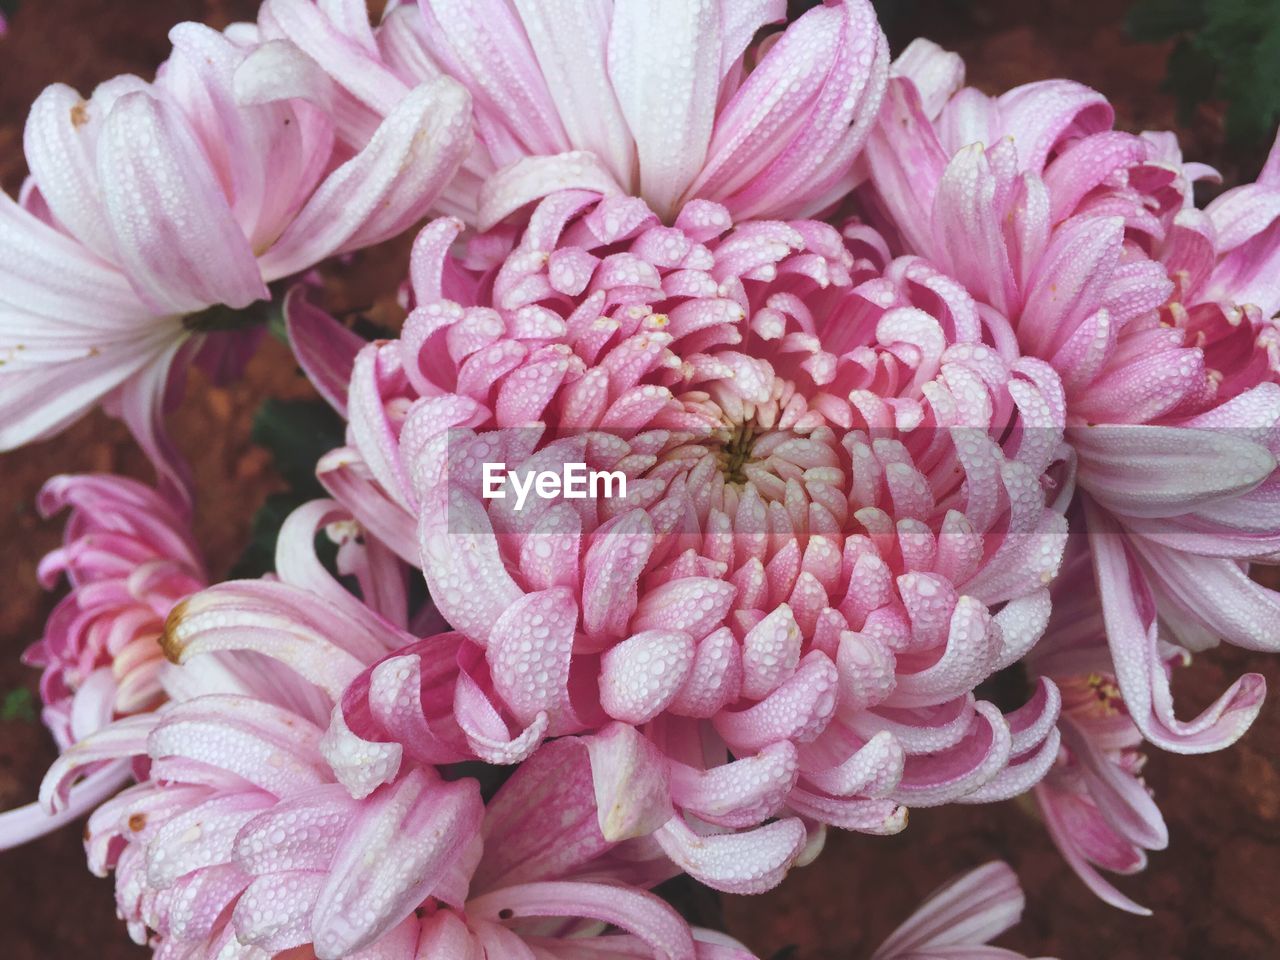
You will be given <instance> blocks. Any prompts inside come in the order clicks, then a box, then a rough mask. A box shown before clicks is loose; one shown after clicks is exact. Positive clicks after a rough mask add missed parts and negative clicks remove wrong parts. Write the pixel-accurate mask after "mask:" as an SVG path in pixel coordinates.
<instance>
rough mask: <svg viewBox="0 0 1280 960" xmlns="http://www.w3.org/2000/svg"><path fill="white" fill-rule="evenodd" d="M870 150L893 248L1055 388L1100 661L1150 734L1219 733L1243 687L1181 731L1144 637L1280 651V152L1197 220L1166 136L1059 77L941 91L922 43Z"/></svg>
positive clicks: (1191, 737)
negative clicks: (1078, 498)
mask: <svg viewBox="0 0 1280 960" xmlns="http://www.w3.org/2000/svg"><path fill="white" fill-rule="evenodd" d="M898 69H899V71H900V73H901V74H902V75H900V76H898V77H895V78H894V80H893V81H892V82H891V84H890V92H889V94H888V97H887V99H886V108H885V110H884V112H883V113H882V115H881V120H880V126H879V127H878V129H877V131H876V132H874V133H873V134H872V136H871V138H870V139H869V141H868V147H867V153H866V156H867V163H868V168H869V170H870V172H871V187H870V188H868V189H867V190H866V191H864V199H866V200H867V201H868V203H869V204H870V205H871V206H872V207H873V208H875V209H877V210H878V211H880V213H881V214H882V216H883V221H884V223H885V225H886V229H887V230H888V232H889V235H890V236H891V237H893V238H894V240H893V242H894V243H895V244H898V245H899V246H900V248H901V249H903V250H905V251H908V252H913V253H919V254H923V255H926V256H929V257H931V258H933V259H934V260H935V261H936V262H938V263H939V264H941V265H942V266H943V267H944V268H945V269H947V270H948V271H949V272H950V273H951V274H952V275H953V276H955V277H956V278H957V279H958V280H960V281H962V282H963V283H964V284H965V286H966V288H967V289H968V290H969V291H970V292H971V293H973V295H974V296H975V297H976V298H977V299H978V300H979V301H980V303H981V305H980V307H979V309H980V310H981V311H982V315H983V319H984V322H985V324H986V327H987V334H986V335H987V336H988V337H989V338H990V339H991V340H992V342H997V343H1000V342H1004V341H1016V344H1017V347H1016V348H1017V349H1018V350H1020V351H1021V352H1023V353H1024V354H1027V355H1029V356H1036V357H1040V358H1043V359H1044V360H1046V361H1048V362H1049V363H1051V364H1052V365H1053V367H1054V368H1055V369H1056V370H1057V372H1058V373H1059V374H1060V375H1061V377H1062V382H1063V386H1064V388H1065V391H1066V399H1067V431H1066V437H1067V440H1068V442H1069V443H1070V444H1071V446H1072V448H1073V453H1074V457H1075V459H1076V461H1077V464H1078V469H1077V473H1076V478H1077V482H1078V486H1079V489H1080V490H1081V491H1082V492H1083V494H1084V498H1083V499H1084V507H1085V510H1084V521H1085V529H1087V530H1088V532H1089V533H1090V534H1091V535H1092V537H1093V541H1092V553H1093V557H1094V562H1095V566H1096V570H1097V589H1098V590H1099V591H1100V592H1101V596H1102V602H1103V609H1104V611H1105V613H1106V622H1107V634H1108V637H1109V640H1110V643H1111V651H1112V656H1113V660H1114V670H1115V673H1116V675H1117V677H1118V680H1119V684H1120V687H1121V689H1122V690H1123V692H1124V699H1125V701H1126V703H1127V704H1128V706H1129V709H1130V711H1131V715H1132V717H1133V720H1134V722H1135V723H1136V724H1137V726H1138V728H1139V729H1140V730H1141V731H1142V733H1143V735H1144V736H1145V737H1146V738H1147V739H1148V740H1150V741H1151V742H1153V743H1156V744H1158V745H1160V746H1162V747H1164V748H1166V749H1171V750H1178V751H1185V752H1195V751H1203V750H1212V749H1217V748H1219V747H1222V746H1225V745H1226V744H1228V743H1230V742H1232V741H1233V740H1234V739H1235V738H1236V737H1238V736H1239V735H1240V733H1241V732H1243V730H1244V724H1245V722H1246V720H1245V718H1248V717H1251V716H1252V715H1253V714H1254V712H1256V711H1255V709H1254V708H1255V707H1256V704H1257V702H1258V701H1259V699H1260V698H1261V696H1262V692H1263V683H1262V678H1261V677H1259V676H1257V675H1252V674H1251V675H1249V676H1247V677H1245V678H1242V679H1241V680H1240V681H1239V682H1238V683H1237V684H1235V685H1233V687H1232V688H1231V689H1230V690H1228V691H1227V692H1226V693H1224V694H1223V696H1222V697H1221V698H1220V699H1219V700H1218V702H1217V703H1215V704H1214V705H1213V706H1212V707H1211V708H1210V709H1209V710H1207V711H1206V712H1205V713H1204V714H1203V715H1202V716H1201V717H1199V718H1198V719H1196V720H1194V721H1190V722H1183V721H1179V720H1178V719H1177V718H1176V717H1175V715H1174V712H1173V709H1172V705H1171V697H1170V693H1169V686H1168V680H1167V676H1166V670H1165V665H1164V657H1163V656H1162V655H1161V654H1160V652H1159V646H1158V640H1157V630H1158V629H1163V630H1165V631H1167V632H1168V633H1169V634H1170V635H1171V636H1173V637H1175V638H1176V639H1177V640H1178V641H1179V642H1180V643H1182V644H1183V645H1184V646H1186V647H1187V648H1189V649H1192V650H1196V649H1203V648H1204V647H1206V646H1209V645H1211V644H1213V643H1216V642H1218V640H1219V639H1225V640H1227V641H1228V642H1231V643H1235V644H1238V645H1240V646H1244V647H1248V648H1250V649H1257V650H1271V651H1274V650H1280V599H1277V596H1276V594H1275V593H1274V592H1273V591H1270V590H1267V589H1265V588H1263V587H1261V586H1259V585H1257V584H1255V583H1252V582H1251V581H1250V580H1249V579H1248V575H1247V572H1248V565H1249V563H1250V562H1256V561H1261V562H1269V561H1273V560H1274V559H1275V557H1276V556H1277V555H1278V554H1277V550H1278V548H1280V509H1278V507H1277V504H1278V503H1280V500H1278V499H1277V497H1276V494H1275V491H1276V489H1277V485H1280V471H1277V469H1276V464H1277V454H1280V382H1278V378H1277V370H1280V329H1277V326H1276V323H1275V320H1274V319H1273V317H1274V316H1275V314H1276V313H1277V311H1280V282H1277V280H1276V277H1277V276H1280V270H1278V268H1280V149H1277V150H1276V151H1273V155H1272V157H1271V159H1270V160H1269V161H1268V163H1267V166H1266V168H1265V169H1264V171H1263V173H1262V175H1261V176H1260V177H1259V179H1258V182H1257V183H1256V184H1253V185H1249V186H1246V187H1241V188H1238V189H1237V190H1234V191H1230V192H1228V193H1226V194H1224V195H1223V196H1221V197H1219V198H1218V199H1217V200H1215V201H1214V202H1213V203H1211V204H1210V205H1209V206H1208V207H1207V208H1206V209H1205V210H1204V211H1200V210H1197V209H1196V208H1195V207H1194V205H1193V202H1192V201H1193V198H1192V195H1191V185H1192V182H1193V181H1194V180H1196V179H1199V178H1202V177H1205V176H1207V175H1211V173H1212V171H1208V170H1207V168H1204V167H1202V166H1199V165H1196V164H1184V163H1183V162H1182V158H1181V155H1180V154H1179V153H1178V151H1177V148H1176V145H1175V144H1174V143H1173V141H1172V137H1171V136H1170V135H1167V134H1166V135H1161V134H1144V135H1142V136H1135V135H1131V134H1126V133H1121V132H1118V131H1114V130H1112V129H1111V122H1112V119H1113V114H1112V111H1111V108H1110V106H1109V105H1108V104H1107V103H1106V101H1105V100H1104V99H1103V98H1102V96H1101V95H1100V94H1098V93H1096V92H1094V91H1092V90H1089V89H1088V88H1086V87H1082V86H1080V85H1079V84H1075V83H1071V82H1069V81H1065V80H1063V81H1046V82H1044V83H1036V84H1030V85H1028V86H1025V87H1019V88H1017V89H1015V90H1011V91H1009V92H1008V93H1006V94H1004V95H1002V96H1001V97H998V98H994V99H993V98H990V97H987V96H985V95H983V94H981V93H979V92H977V91H975V90H972V89H963V90H960V91H959V92H958V93H955V94H954V95H953V96H949V94H950V93H951V91H952V90H953V89H954V87H955V86H957V85H958V83H959V78H960V76H961V75H962V70H961V69H960V67H959V65H958V61H956V60H955V59H954V58H952V57H950V56H949V55H946V54H943V53H942V52H941V51H939V50H938V49H937V48H935V47H932V46H931V45H927V44H918V45H917V46H915V47H914V48H913V50H911V51H908V54H907V55H904V57H903V59H902V60H901V61H899V67H898Z"/></svg>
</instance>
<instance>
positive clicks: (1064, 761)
mask: <svg viewBox="0 0 1280 960" xmlns="http://www.w3.org/2000/svg"><path fill="white" fill-rule="evenodd" d="M1053 595H1054V610H1053V617H1052V618H1051V619H1050V623H1049V629H1048V631H1047V632H1046V634H1045V637H1044V639H1043V640H1042V641H1041V642H1040V643H1039V644H1037V645H1036V647H1035V649H1034V650H1032V652H1031V654H1030V655H1029V656H1028V658H1027V667H1028V670H1029V671H1030V673H1031V674H1032V676H1049V677H1051V678H1052V679H1053V680H1054V682H1055V683H1056V684H1057V685H1058V687H1059V688H1060V689H1061V691H1062V701H1063V702H1062V717H1061V719H1060V720H1059V721H1058V728H1059V730H1061V732H1062V752H1061V754H1060V756H1059V758H1058V762H1057V763H1056V764H1055V765H1054V767H1053V769H1051V770H1050V771H1049V774H1048V776H1046V777H1045V779H1044V780H1042V781H1041V782H1040V783H1039V784H1037V785H1036V788H1035V796H1036V800H1037V801H1038V803H1039V807H1040V811H1041V814H1042V815H1043V817H1044V821H1045V825H1046V826H1047V827H1048V830H1049V835H1050V836H1051V837H1052V838H1053V841H1054V843H1055V844H1057V846H1058V849H1059V850H1061V851H1062V854H1063V856H1064V857H1065V858H1066V860H1067V862H1068V863H1069V864H1070V865H1071V868H1072V869H1073V870H1074V871H1075V872H1076V874H1077V875H1078V876H1079V877H1080V879H1082V880H1083V881H1084V882H1085V884H1087V885H1088V887H1089V889H1090V890H1092V891H1093V892H1094V893H1096V894H1097V895H1098V896H1099V897H1101V898H1102V899H1103V900H1104V901H1106V902H1107V903H1109V904H1111V905H1112V906H1115V907H1118V908H1120V909H1121V910H1127V911H1129V912H1130V913H1137V914H1141V915H1144V916H1149V915H1150V913H1151V911H1150V910H1147V909H1146V908H1145V907H1142V906H1140V905H1139V904H1137V903H1135V902H1134V901H1133V900H1131V899H1130V898H1128V897H1126V896H1125V895H1124V894H1122V893H1121V892H1120V891H1119V890H1117V889H1116V888H1115V887H1114V886H1113V885H1112V884H1111V883H1109V882H1108V881H1107V880H1106V879H1105V878H1104V877H1103V876H1102V875H1101V874H1100V873H1099V872H1098V870H1097V869H1096V867H1102V868H1103V869H1106V870H1110V871H1112V872H1114V873H1121V874H1132V873H1137V872H1138V871H1140V870H1143V869H1145V868H1146V865H1147V851H1148V850H1163V849H1164V848H1165V847H1166V846H1168V843H1169V832H1168V829H1167V828H1166V826H1165V823H1164V818H1163V817H1162V816H1161V814H1160V810H1159V808H1158V807H1157V806H1156V804H1155V802H1154V801H1153V800H1152V797H1151V793H1150V790H1149V789H1148V787H1147V786H1146V784H1145V783H1144V782H1143V780H1142V777H1141V773H1142V768H1143V766H1144V765H1145V763H1146V757H1145V756H1144V755H1143V754H1142V753H1141V751H1140V749H1139V748H1140V747H1141V745H1142V742H1143V740H1142V734H1141V732H1140V731H1139V730H1138V728H1137V726H1136V725H1135V724H1134V722H1133V719H1132V717H1131V716H1130V714H1129V710H1128V707H1127V706H1126V704H1125V702H1124V699H1123V696H1122V695H1121V691H1120V688H1119V687H1118V686H1117V684H1116V680H1115V676H1114V667H1113V666H1112V661H1111V655H1110V651H1109V650H1108V648H1107V644H1106V633H1105V628H1104V624H1103V617H1102V609H1101V605H1100V603H1099V600H1098V597H1097V593H1096V590H1095V589H1094V587H1093V571H1092V569H1091V567H1090V562H1089V556H1088V551H1087V550H1084V549H1080V550H1075V551H1074V552H1073V553H1072V555H1071V556H1070V559H1068V561H1067V563H1066V565H1065V569H1064V570H1063V572H1062V574H1061V575H1060V576H1059V579H1058V581H1057V582H1056V583H1055V584H1054V590H1053ZM1174 649H1175V648H1172V647H1169V648H1167V651H1166V654H1165V656H1166V661H1165V669H1166V670H1168V669H1170V667H1171V666H1172V665H1173V663H1174V662H1175V661H1176V654H1175V653H1174ZM1184 656H1185V655H1184ZM1259 706H1261V704H1260V703H1258V704H1256V705H1254V707H1253V709H1252V713H1251V714H1250V715H1249V716H1248V717H1247V719H1246V720H1245V724H1244V725H1246V726H1247V724H1248V722H1249V721H1251V720H1252V714H1256V712H1257V710H1258V707H1259Z"/></svg>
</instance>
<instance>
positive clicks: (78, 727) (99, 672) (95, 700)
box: [0, 475, 208, 847]
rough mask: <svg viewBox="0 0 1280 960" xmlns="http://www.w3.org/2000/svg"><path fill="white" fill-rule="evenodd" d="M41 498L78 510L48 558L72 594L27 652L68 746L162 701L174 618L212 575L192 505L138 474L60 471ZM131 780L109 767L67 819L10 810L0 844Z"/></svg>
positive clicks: (50, 572)
mask: <svg viewBox="0 0 1280 960" xmlns="http://www.w3.org/2000/svg"><path fill="white" fill-rule="evenodd" d="M38 506H39V508H40V511H41V512H42V513H44V514H46V515H51V514H53V513H56V512H57V511H59V510H61V509H63V508H65V507H67V506H70V507H71V508H72V513H71V517H70V518H69V519H68V521H67V526H66V532H65V535H64V539H65V543H64V545H63V546H62V547H61V548H59V549H58V550H55V551H53V552H52V553H50V554H49V555H48V556H46V557H45V558H44V561H43V562H42V563H41V565H40V577H41V580H42V581H43V582H44V584H45V585H46V586H48V587H52V586H54V584H55V583H56V582H57V581H58V579H59V577H60V576H61V575H63V574H65V575H66V578H67V580H68V582H69V584H70V587H71V592H70V593H69V594H68V595H67V596H66V597H64V598H63V599H62V600H61V601H60V602H59V603H58V605H57V606H56V607H55V608H54V610H53V613H52V614H50V616H49V621H48V623H47V624H46V625H45V631H44V636H43V637H42V638H41V639H40V641H39V642H37V643H35V644H33V645H32V646H31V648H30V649H28V650H27V652H26V655H25V657H24V659H25V660H26V662H27V663H29V664H31V665H33V666H37V667H41V668H42V669H43V671H44V672H43V675H42V676H41V680H40V696H41V699H42V700H43V701H44V709H43V711H42V716H43V719H44V722H45V725H46V726H47V727H48V728H49V730H50V731H51V732H52V733H53V737H54V739H55V740H56V741H57V743H58V747H59V748H60V749H62V750H66V749H67V748H68V747H70V746H71V744H73V743H75V742H77V741H79V740H83V739H84V738H85V737H87V736H88V735H90V734H92V733H94V732H95V731H97V730H99V729H100V728H102V727H103V726H105V725H106V724H108V723H109V722H111V721H112V720H113V719H115V718H116V717H123V716H129V715H131V714H136V713H141V712H144V711H147V710H151V709H154V708H155V707H156V706H157V705H158V704H159V703H160V702H161V700H162V699H163V696H164V694H163V689H162V684H161V679H160V672H161V670H162V669H163V667H164V666H165V661H164V656H163V654H162V652H161V650H160V636H161V634H162V633H163V631H164V621H165V617H167V616H168V615H169V611H170V610H171V609H172V608H173V606H174V605H175V604H177V603H178V602H179V601H180V600H182V599H183V598H184V597H186V596H188V595H190V594H192V593H194V592H195V591H197V590H199V589H201V588H202V587H203V586H205V584H206V582H207V580H208V576H207V574H206V573H205V571H204V564H203V562H202V561H201V559H200V555H199V551H198V550H197V549H196V546H195V543H194V542H193V540H192V536H191V531H190V529H189V527H188V525H187V522H186V520H185V519H184V518H183V517H182V515H181V511H180V510H179V509H178V508H177V507H176V506H175V505H174V504H173V503H171V502H170V501H168V500H167V499H166V498H165V497H163V496H161V495H160V494H157V493H156V492H155V491H154V490H152V489H151V488H149V487H146V486H143V485H142V484H140V483H137V482H136V481H133V480H128V479H126V478H124V477H115V476H106V475H103V476H95V475H86V476H76V477H70V476H63V477H54V478H53V479H52V480H50V481H49V482H48V483H47V484H45V486H44V489H43V490H42V491H41V492H40V498H39V501H38ZM128 778H129V765H128V764H127V763H123V762H116V763H111V764H104V765H100V766H98V767H97V768H95V770H94V771H92V773H91V774H90V775H89V776H88V777H87V778H86V780H85V782H84V783H82V784H80V785H79V786H78V787H77V788H76V790H75V791H74V793H73V795H72V802H71V803H69V804H68V806H67V808H66V809H65V810H63V811H62V812H61V813H60V814H59V815H58V816H56V817H50V816H47V815H45V814H44V813H42V812H41V811H40V810H39V808H38V807H35V806H29V807H21V808H19V809H17V810H11V811H7V812H5V813H4V814H0V847H9V846H15V845H17V844H20V843H25V842H26V841H27V840H30V839H31V838H32V837H35V836H38V835H40V834H42V833H45V832H47V831H49V830H52V829H54V828H56V827H58V826H60V825H62V824H64V823H67V822H69V821H70V820H73V819H75V818H76V817H78V816H81V815H83V814H84V813H85V812H86V811H87V810H90V809H92V808H93V807H94V806H95V805H96V804H97V803H99V802H101V800H102V799H103V798H104V797H107V796H110V795H111V794H112V793H114V792H115V791H116V790H118V789H119V788H120V787H122V786H123V785H124V783H125V782H126V781H127V780H128Z"/></svg>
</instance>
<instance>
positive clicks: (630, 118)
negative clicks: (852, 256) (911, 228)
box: [264, 0, 888, 229]
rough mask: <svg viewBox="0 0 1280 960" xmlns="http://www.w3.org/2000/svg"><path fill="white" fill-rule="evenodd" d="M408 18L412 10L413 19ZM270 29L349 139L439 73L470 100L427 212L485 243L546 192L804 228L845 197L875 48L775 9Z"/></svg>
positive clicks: (866, 34) (277, 16) (874, 39)
mask: <svg viewBox="0 0 1280 960" xmlns="http://www.w3.org/2000/svg"><path fill="white" fill-rule="evenodd" d="M419 8H420V9H419ZM265 11H266V17H264V20H265V19H269V20H270V22H271V26H270V29H271V31H273V34H272V35H274V33H275V32H279V33H280V34H282V35H283V36H285V37H287V38H288V39H289V40H290V41H292V43H293V44H295V45H296V46H297V47H298V48H300V49H301V50H302V51H304V52H305V53H306V54H307V55H308V56H309V57H311V58H313V59H314V61H315V62H316V63H318V64H319V66H320V67H321V68H322V69H323V70H324V71H325V73H327V74H328V75H329V76H330V77H332V78H333V80H334V82H335V84H336V86H337V91H336V92H335V94H334V96H335V97H336V99H337V100H338V102H340V103H341V104H342V105H343V107H342V110H341V111H340V112H341V113H342V115H344V116H346V117H349V118H352V119H351V120H350V122H349V123H348V127H349V130H350V134H349V135H350V136H352V138H353V139H355V140H356V141H357V142H358V139H359V136H360V131H361V130H362V129H368V128H370V127H371V126H372V124H373V123H374V122H376V119H377V118H378V117H380V116H384V115H386V113H387V112H388V111H389V110H390V109H392V107H393V105H394V104H395V103H396V102H397V101H398V100H399V98H400V97H401V96H403V95H404V92H405V91H406V90H407V89H408V88H410V87H412V86H414V85H416V84H418V83H421V82H423V81H424V80H426V79H429V78H432V77H436V76H439V75H440V74H441V73H442V72H443V73H444V74H446V75H448V76H450V77H453V78H454V79H455V80H457V81H458V82H459V83H462V84H463V85H464V86H466V88H467V89H468V90H469V91H470V92H471V95H472V98H473V103H474V106H475V128H476V134H477V139H478V142H479V143H478V149H477V150H476V151H475V153H473V155H472V156H471V158H470V159H469V161H468V162H467V164H466V167H465V169H464V173H463V175H462V176H461V177H460V178H459V180H458V181H457V182H455V184H454V185H453V186H452V187H451V188H450V190H449V191H448V192H447V193H446V194H445V195H444V196H443V197H442V204H441V208H440V209H441V210H442V211H444V212H446V213H450V214H453V215H456V216H459V217H461V218H462V219H463V220H465V221H466V222H468V223H469V224H476V223H478V225H479V226H480V228H481V229H487V228H488V227H490V226H492V225H494V224H496V223H497V222H499V221H500V220H502V219H504V218H505V217H507V216H508V215H509V214H511V213H513V212H515V211H516V210H518V209H520V208H521V207H524V206H525V205H527V204H529V203H530V202H532V201H534V200H537V199H538V198H540V197H542V196H545V195H546V194H548V193H551V192H553V191H556V190H560V189H565V188H571V187H572V188H584V189H589V190H595V191H599V192H602V193H624V194H630V195H632V196H637V197H641V198H643V199H644V200H645V201H646V202H647V203H648V204H649V206H650V207H651V208H652V209H653V210H654V212H656V213H657V214H658V215H659V216H660V217H662V218H663V219H664V220H665V221H667V222H671V221H672V219H673V218H674V217H675V216H676V214H677V213H678V212H679V210H680V208H681V207H682V205H684V204H685V203H687V202H689V201H690V200H692V199H696V198H700V199H707V200H714V201H717V202H719V203H721V204H723V205H724V207H725V208H726V209H727V210H728V211H729V212H730V213H731V214H732V215H733V216H734V217H735V219H744V218H747V217H803V216H811V215H812V214H813V213H814V212H816V211H818V210H821V209H823V208H825V207H828V206H830V205H831V204H832V203H834V202H835V201H837V200H839V199H840V198H841V197H843V196H844V195H845V194H846V193H848V191H849V190H850V189H851V188H852V186H853V185H854V183H855V182H856V180H855V178H854V176H853V172H852V167H851V165H852V162H853V159H854V157H855V156H856V155H857V153H858V151H859V150H860V149H861V146H862V143H863V141H864V139H865V137H866V135H867V131H868V129H869V128H870V126H871V124H872V122H873V121H874V119H875V115H876V111H877V109H878V108H879V105H880V99H881V97H882V95H883V92H884V84H885V78H886V72H887V69H888V48H887V45H886V43H885V40H884V36H883V35H882V34H881V32H880V28H879V25H878V24H877V22H876V17H875V12H874V10H873V9H872V7H871V4H870V3H867V2H865V0H844V2H832V3H828V4H827V5H825V6H821V7H818V8H817V9H814V10H810V11H809V12H808V13H806V14H805V15H804V16H802V17H800V18H799V19H797V20H796V21H795V22H794V23H792V24H791V25H789V26H788V27H787V29H786V31H785V32H782V33H780V34H776V35H774V36H771V37H769V38H768V39H767V40H765V41H763V42H761V43H759V44H756V43H753V39H754V37H755V35H756V34H757V32H758V31H759V30H760V29H761V28H762V27H764V26H766V25H768V24H772V23H776V22H778V21H781V20H782V19H783V18H784V17H785V14H786V4H785V3H783V2H781V0H752V2H746V3H739V2H732V3H729V2H723V0H692V2H686V0H666V2H663V3H659V4H656V5H652V4H651V5H648V6H636V5H633V4H618V5H616V7H615V6H613V5H598V6H590V5H588V6H583V5H575V4H565V3H534V2H517V3H515V4H510V3H489V4H471V3H458V2H455V0H440V2H435V0H423V2H421V3H420V4H419V5H417V7H416V8H415V6H414V5H411V4H400V5H397V6H396V7H395V8H394V9H392V10H391V11H390V12H389V13H388V14H387V16H386V18H385V19H384V20H383V22H382V23H381V24H380V26H379V27H378V28H377V29H376V30H372V29H371V28H370V26H369V24H368V21H367V18H366V16H365V15H364V13H363V7H362V6H361V5H359V4H344V5H336V7H335V5H325V4H314V3H312V2H311V0H268V3H267V4H266V8H265Z"/></svg>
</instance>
